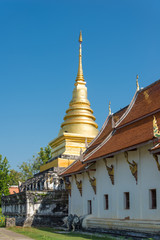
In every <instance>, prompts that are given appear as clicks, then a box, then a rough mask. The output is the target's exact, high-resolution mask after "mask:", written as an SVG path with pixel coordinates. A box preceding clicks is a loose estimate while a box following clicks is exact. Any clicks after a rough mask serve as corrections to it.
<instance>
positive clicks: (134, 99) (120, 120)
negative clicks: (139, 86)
mask: <svg viewBox="0 0 160 240" xmlns="http://www.w3.org/2000/svg"><path fill="white" fill-rule="evenodd" d="M139 92H140V90H139V91H136V92H135V94H134V96H133V98H132V100H131V102H130V104H129V105H128V108H127V109H126V111H125V112H124V113H123V115H122V116H121V117H120V119H119V120H118V121H117V123H116V124H115V128H117V127H118V125H120V123H121V122H122V121H123V120H124V119H125V118H126V116H127V115H128V114H129V112H130V111H131V109H132V107H133V106H134V103H135V101H136V99H137V96H138V94H139Z"/></svg>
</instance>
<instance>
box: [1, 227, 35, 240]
mask: <svg viewBox="0 0 160 240" xmlns="http://www.w3.org/2000/svg"><path fill="white" fill-rule="evenodd" d="M0 240H33V238H29V237H26V236H24V235H21V234H19V233H15V232H12V231H10V230H7V229H5V228H0Z"/></svg>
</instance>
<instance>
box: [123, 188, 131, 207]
mask: <svg viewBox="0 0 160 240" xmlns="http://www.w3.org/2000/svg"><path fill="white" fill-rule="evenodd" d="M124 208H125V209H130V199H129V192H125V193H124Z"/></svg>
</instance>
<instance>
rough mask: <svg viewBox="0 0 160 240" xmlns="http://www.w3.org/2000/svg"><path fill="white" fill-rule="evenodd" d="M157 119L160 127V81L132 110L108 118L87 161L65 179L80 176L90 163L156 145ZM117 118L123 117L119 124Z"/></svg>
mask: <svg viewBox="0 0 160 240" xmlns="http://www.w3.org/2000/svg"><path fill="white" fill-rule="evenodd" d="M153 115H155V116H156V119H157V122H158V123H160V80H158V81H156V82H155V83H153V84H151V85H149V86H147V87H146V88H144V89H140V90H139V91H137V92H136V94H135V95H134V97H133V99H132V101H131V103H130V105H129V106H128V107H126V108H124V109H122V110H121V111H119V112H117V113H115V114H114V115H110V116H108V117H107V119H106V121H105V123H104V125H103V127H102V129H101V131H100V132H99V134H98V135H97V137H96V138H95V139H94V140H93V141H92V143H91V144H90V146H89V148H88V149H87V150H86V151H85V152H84V154H83V161H80V160H78V161H76V162H75V163H74V164H73V165H72V166H71V167H70V168H68V169H66V170H65V171H64V172H63V173H62V175H71V174H75V173H78V171H82V170H83V169H85V167H86V164H87V163H89V162H94V161H97V160H98V159H102V158H105V157H111V156H113V155H114V154H117V153H119V152H123V151H127V150H132V149H134V148H137V147H138V146H140V145H143V144H146V143H148V142H152V141H153V139H154V136H153ZM116 116H119V119H117V121H115V119H116Z"/></svg>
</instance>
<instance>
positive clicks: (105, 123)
mask: <svg viewBox="0 0 160 240" xmlns="http://www.w3.org/2000/svg"><path fill="white" fill-rule="evenodd" d="M111 116H112V115H108V116H107V118H106V120H105V122H104V123H103V125H102V127H101V129H100V131H99V133H98V134H97V136H96V137H95V138H94V139H93V140H92V141H91V142H90V143H89V145H88V147H87V149H88V148H89V147H90V146H92V144H93V143H94V142H95V141H96V140H97V138H99V136H100V135H101V134H102V132H103V130H104V129H105V127H106V126H107V124H108V122H109V120H110V117H111ZM87 149H86V150H85V151H84V153H85V152H86V151H87Z"/></svg>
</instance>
